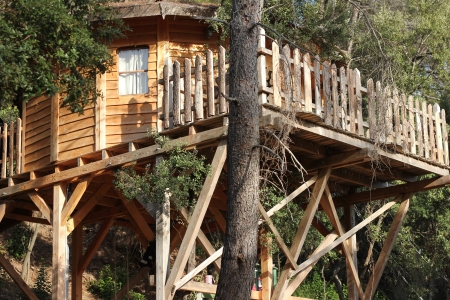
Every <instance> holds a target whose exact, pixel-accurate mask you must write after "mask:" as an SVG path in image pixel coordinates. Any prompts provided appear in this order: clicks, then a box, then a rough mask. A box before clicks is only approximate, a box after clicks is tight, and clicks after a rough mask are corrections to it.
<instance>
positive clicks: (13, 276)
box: [0, 253, 39, 300]
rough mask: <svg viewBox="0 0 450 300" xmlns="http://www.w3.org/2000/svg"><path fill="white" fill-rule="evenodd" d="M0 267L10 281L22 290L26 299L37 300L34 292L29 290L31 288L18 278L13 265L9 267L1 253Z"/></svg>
mask: <svg viewBox="0 0 450 300" xmlns="http://www.w3.org/2000/svg"><path fill="white" fill-rule="evenodd" d="M0 265H1V266H2V267H3V269H4V270H5V271H6V273H8V274H9V276H10V277H11V279H12V280H13V281H14V282H15V283H16V284H17V286H18V287H19V288H20V289H21V290H22V292H24V294H25V295H26V296H27V297H28V299H31V300H39V298H38V297H36V295H35V294H34V292H33V291H32V290H31V288H30V287H29V286H28V285H27V284H26V283H25V281H23V279H22V277H20V275H19V274H17V272H16V270H15V269H14V267H13V265H11V263H10V262H9V261H8V260H7V259H6V258H5V257H4V256H3V254H1V253H0Z"/></svg>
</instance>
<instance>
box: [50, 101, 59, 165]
mask: <svg viewBox="0 0 450 300" xmlns="http://www.w3.org/2000/svg"><path fill="white" fill-rule="evenodd" d="M50 109H51V116H50V162H54V161H57V160H58V152H59V94H58V93H56V94H55V95H53V96H52V99H51V106H50Z"/></svg>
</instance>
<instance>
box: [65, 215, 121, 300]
mask: <svg viewBox="0 0 450 300" xmlns="http://www.w3.org/2000/svg"><path fill="white" fill-rule="evenodd" d="M114 219H115V218H114V217H110V218H109V219H106V220H105V221H103V223H102V226H101V227H100V229H99V230H98V232H97V234H96V235H95V237H94V240H93V241H92V242H91V243H90V244H89V247H88V248H87V250H86V252H85V253H84V255H83V257H82V258H81V260H79V261H78V270H77V271H78V273H77V274H78V275H81V274H83V272H84V270H86V268H87V266H88V265H89V263H90V262H91V259H92V257H94V255H95V252H97V249H98V247H100V244H101V243H102V242H103V240H104V238H105V236H106V234H107V233H108V231H109V228H111V226H112V224H113V223H114ZM61 299H63V298H61Z"/></svg>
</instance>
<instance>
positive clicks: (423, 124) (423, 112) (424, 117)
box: [422, 101, 430, 159]
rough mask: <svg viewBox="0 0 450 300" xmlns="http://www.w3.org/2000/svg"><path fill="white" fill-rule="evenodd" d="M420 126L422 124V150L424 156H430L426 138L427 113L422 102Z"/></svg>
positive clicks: (425, 105)
mask: <svg viewBox="0 0 450 300" xmlns="http://www.w3.org/2000/svg"><path fill="white" fill-rule="evenodd" d="M422 126H423V141H424V147H423V148H424V151H425V158H426V159H428V158H430V143H429V140H428V114H427V104H426V103H425V101H424V102H422Z"/></svg>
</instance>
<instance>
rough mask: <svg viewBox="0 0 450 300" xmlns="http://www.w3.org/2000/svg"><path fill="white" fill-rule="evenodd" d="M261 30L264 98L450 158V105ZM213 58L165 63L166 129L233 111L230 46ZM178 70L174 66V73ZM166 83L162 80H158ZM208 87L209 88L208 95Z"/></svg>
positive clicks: (409, 150)
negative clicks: (364, 76)
mask: <svg viewBox="0 0 450 300" xmlns="http://www.w3.org/2000/svg"><path fill="white" fill-rule="evenodd" d="M266 45H267V44H266V37H265V33H264V30H262V29H261V32H260V38H259V45H258V47H259V48H258V81H259V84H258V85H259V102H260V104H261V105H264V106H266V107H269V108H270V107H271V108H275V109H283V110H285V111H292V112H294V113H296V114H297V116H298V117H300V118H302V119H308V120H312V121H315V122H319V123H320V124H322V125H324V126H329V127H332V128H334V129H336V130H339V131H343V132H345V133H347V134H350V135H355V136H359V137H360V138H364V139H369V140H371V141H373V142H374V143H376V144H378V145H388V146H389V147H390V148H393V147H392V146H395V147H394V148H395V150H396V151H400V152H403V153H406V154H412V155H417V156H420V157H422V158H425V159H427V160H430V161H434V162H437V163H440V164H445V165H448V164H449V151H448V134H447V125H446V121H445V110H443V109H440V107H439V105H437V104H434V105H431V104H427V103H426V102H425V101H422V100H421V99H419V98H417V97H413V96H406V95H405V94H400V93H399V92H398V91H397V90H396V89H395V88H390V87H389V86H386V87H383V86H382V85H381V83H380V82H376V83H374V82H373V80H372V79H369V80H368V81H367V85H366V87H364V86H363V85H362V84H361V76H360V72H359V71H358V70H357V69H354V70H352V69H350V68H345V67H341V68H339V69H338V68H337V67H336V66H335V65H334V64H331V65H330V63H329V62H321V61H320V58H319V56H315V57H312V56H311V55H310V54H309V53H301V52H300V50H299V49H291V48H290V47H289V46H288V45H285V46H283V47H282V48H281V51H280V47H279V45H278V44H277V42H275V41H273V42H272V43H271V45H270V46H269V48H266ZM217 58H218V59H217V61H218V62H217V63H214V59H213V53H212V52H211V51H210V50H208V51H207V52H206V66H204V65H203V61H202V57H201V56H199V55H197V57H196V59H195V66H194V67H191V61H190V60H189V59H185V61H184V67H183V70H184V71H183V72H182V71H181V65H180V63H179V62H177V61H175V63H173V64H172V63H171V62H170V61H166V65H165V66H164V78H163V81H162V82H163V84H164V94H163V95H164V96H163V97H164V100H163V101H164V104H163V120H164V128H165V129H169V128H172V127H173V126H180V125H183V124H187V123H190V122H194V121H197V120H202V119H207V118H211V117H213V116H216V115H218V114H225V113H227V112H228V106H227V103H226V100H225V98H224V97H223V96H222V94H226V89H227V87H226V83H225V73H226V65H225V49H224V48H223V47H220V50H219V52H218V54H217ZM172 70H173V72H172ZM160 82H161V81H160ZM204 94H206V95H204Z"/></svg>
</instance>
